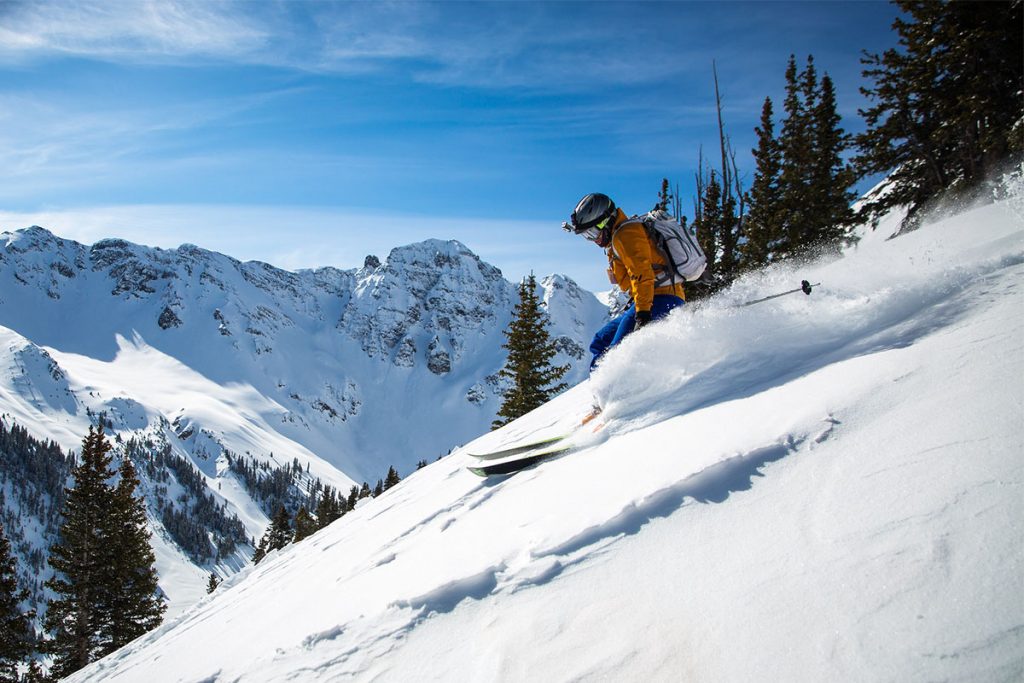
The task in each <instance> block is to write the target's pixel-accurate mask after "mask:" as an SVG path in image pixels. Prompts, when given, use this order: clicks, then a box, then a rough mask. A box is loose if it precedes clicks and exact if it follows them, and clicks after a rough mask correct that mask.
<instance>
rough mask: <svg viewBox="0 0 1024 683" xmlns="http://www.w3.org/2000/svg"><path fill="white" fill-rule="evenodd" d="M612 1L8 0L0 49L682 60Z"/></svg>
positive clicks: (455, 73) (479, 65) (486, 68)
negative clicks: (583, 17) (581, 4)
mask: <svg viewBox="0 0 1024 683" xmlns="http://www.w3.org/2000/svg"><path fill="white" fill-rule="evenodd" d="M622 7H623V5H622V4H621V3H608V4H604V3H602V4H600V5H596V6H588V8H587V10H586V11H587V12H588V13H595V12H596V13H600V14H605V15H607V17H608V19H607V21H593V20H590V21H587V22H584V23H585V24H586V26H585V27H584V26H581V25H580V24H581V22H579V21H578V18H577V14H576V12H577V10H578V8H573V7H571V6H570V9H571V11H567V10H566V6H564V5H558V4H544V3H520V2H515V3H416V2H344V3H333V2H295V3H256V2H204V1H200V0H138V1H136V2H116V1H115V2H109V1H104V2H89V1H77V2H75V1H69V0H35V1H32V2H17V1H16V2H8V3H5V4H3V5H0V60H7V61H9V62H10V61H16V60H26V59H33V58H38V57H47V56H61V55H63V56H75V57H85V58H90V59H96V60H106V61H115V62H118V63H125V62H137V63H162V62H186V63H187V62H188V61H192V60H210V59H213V60H221V61H223V62H229V63H237V64H252V65H264V66H266V65H275V66H283V67H289V68H293V69H298V70H304V71H313V72H325V73H351V72H366V71H372V70H384V69H389V68H391V69H401V70H402V72H403V74H404V75H405V76H406V77H408V78H411V79H413V80H415V81H419V82H423V83H433V84H438V85H447V86H473V87H478V88H485V89H486V88H523V89H529V90H540V91H543V90H550V89H559V90H560V91H565V90H566V89H568V90H571V91H588V90H594V89H600V88H603V87H607V86H609V85H618V84H625V83H629V84H633V85H642V84H644V83H653V82H656V81H659V80H664V79H665V78H666V77H668V76H670V75H671V74H673V73H679V72H682V71H685V70H688V69H690V68H691V60H688V59H686V58H685V54H684V55H680V46H679V43H678V41H677V39H676V38H675V37H672V36H667V35H664V34H663V33H661V32H660V31H659V30H658V27H657V26H651V25H647V24H645V23H642V22H640V21H639V20H638V18H637V17H635V16H634V15H633V13H631V12H626V11H622ZM623 22H625V24H623ZM624 31H629V32H630V33H629V39H628V40H624V39H623V38H624ZM620 45H621V47H620ZM631 46H635V47H631Z"/></svg>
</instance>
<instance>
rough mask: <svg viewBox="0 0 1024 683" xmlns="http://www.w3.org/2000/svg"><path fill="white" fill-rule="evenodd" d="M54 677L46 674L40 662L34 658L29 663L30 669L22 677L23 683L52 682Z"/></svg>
mask: <svg viewBox="0 0 1024 683" xmlns="http://www.w3.org/2000/svg"><path fill="white" fill-rule="evenodd" d="M52 681H53V679H52V678H50V677H49V676H47V675H46V673H45V672H44V671H43V667H42V666H40V665H39V662H37V661H36V660H34V659H33V660H32V661H31V662H29V664H28V671H26V672H25V675H24V676H22V677H21V683H52Z"/></svg>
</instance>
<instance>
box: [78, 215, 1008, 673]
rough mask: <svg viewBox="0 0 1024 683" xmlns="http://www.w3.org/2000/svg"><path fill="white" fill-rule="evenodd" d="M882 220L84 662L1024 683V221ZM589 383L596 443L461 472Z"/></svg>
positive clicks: (772, 274) (715, 306) (624, 349)
mask: <svg viewBox="0 0 1024 683" xmlns="http://www.w3.org/2000/svg"><path fill="white" fill-rule="evenodd" d="M888 234H889V233H888V232H886V231H885V226H883V227H881V228H880V229H879V230H878V231H877V232H875V233H869V234H867V235H865V238H864V239H863V240H862V241H861V243H860V245H859V246H858V247H857V248H855V249H852V250H850V251H849V252H848V253H846V254H845V255H844V256H843V257H842V258H840V259H838V260H835V261H833V262H819V263H815V264H810V265H807V266H806V267H805V268H803V269H801V270H800V271H799V272H794V271H792V270H789V269H784V268H776V269H772V270H770V271H769V272H767V273H765V274H758V275H752V276H749V277H746V278H744V279H742V280H740V281H738V282H736V283H735V285H734V286H733V287H732V288H731V289H730V290H728V291H726V292H724V293H723V294H721V295H720V296H718V297H716V298H715V299H713V300H711V301H708V302H705V303H704V304H702V305H701V306H699V307H698V306H691V307H688V308H687V309H681V310H679V311H677V312H675V313H673V315H672V316H671V317H670V318H669V319H668V320H666V321H663V322H661V323H658V324H656V325H652V326H651V327H649V328H647V329H645V330H644V332H643V333H641V334H638V335H634V336H633V337H630V338H629V339H627V340H626V341H625V342H624V343H623V345H622V346H621V347H619V348H617V349H616V350H614V351H613V352H612V353H611V354H610V355H609V356H608V357H607V360H606V362H605V363H604V364H603V365H602V366H601V367H600V368H599V369H598V370H597V372H596V373H595V374H594V376H593V377H592V379H591V380H589V381H587V382H584V383H582V384H580V385H578V386H576V387H575V388H574V389H572V390H570V391H569V392H567V393H566V394H563V395H562V396H560V397H558V398H557V399H555V400H554V401H552V402H551V403H550V404H548V405H546V406H544V407H542V408H541V409H539V410H537V411H535V412H534V413H531V414H530V415H528V416H525V417H524V418H521V419H520V420H518V421H516V422H513V423H511V424H510V425H507V426H506V427H504V428H502V429H501V430H499V431H497V432H493V433H490V434H485V435H483V436H481V437H479V438H478V439H477V440H476V441H474V442H472V443H470V444H467V446H466V447H465V448H462V449H459V450H456V451H455V452H454V453H452V454H451V455H449V456H448V457H446V458H443V459H442V460H441V461H439V462H436V463H433V464H431V465H430V466H428V467H426V468H424V469H423V470H420V471H418V472H416V473H415V474H414V475H413V476H411V477H409V478H407V479H406V480H405V481H403V482H402V483H400V484H399V485H398V486H396V487H394V488H392V489H390V490H389V491H387V492H385V493H384V494H383V495H382V496H381V497H379V498H377V499H376V500H374V501H372V504H366V505H364V506H361V507H360V508H358V509H357V510H356V511H354V512H353V513H350V514H349V515H346V516H345V517H343V518H342V519H340V520H338V521H337V522H335V523H334V524H333V525H331V526H330V527H328V528H327V529H325V530H323V531H321V532H320V533H318V534H317V535H315V536H314V537H312V538H310V539H308V540H306V541H303V542H302V543H299V544H296V545H293V546H289V547H287V548H286V549H284V550H283V551H280V552H279V553H275V554H273V555H271V556H269V557H268V559H266V560H265V561H264V562H263V563H261V564H260V565H259V566H257V567H255V568H249V569H247V570H245V571H243V572H241V573H240V574H238V575H236V576H235V577H234V578H232V579H231V580H230V581H229V582H227V584H225V585H223V586H221V587H220V588H218V589H217V591H216V592H215V593H213V594H212V595H211V596H209V597H206V598H204V599H203V600H202V602H201V603H200V604H199V605H197V606H196V607H195V608H193V609H191V610H190V611H189V612H187V613H186V614H183V615H180V616H178V617H177V618H175V619H172V620H170V621H169V622H168V623H166V624H165V625H164V626H163V627H161V628H160V629H158V630H157V631H154V632H153V633H151V634H148V635H146V636H144V637H142V638H140V639H139V640H137V641H135V642H134V643H132V644H131V645H129V646H127V647H126V648H124V649H122V650H121V651H119V652H117V653H114V654H113V655H111V656H109V657H108V658H106V659H104V660H102V661H100V662H97V663H96V664H94V665H92V666H90V667H88V668H87V669H85V670H83V671H81V672H79V673H78V674H76V675H75V676H73V677H72V678H71V679H70V680H72V681H137V680H152V681H200V680H205V681H213V680H244V681H247V682H249V681H281V680H302V681H336V680H349V679H352V680H366V681H369V680H373V681H407V680H473V681H480V680H483V681H490V680H501V681H536V680H544V681H578V680H596V679H607V680H659V681H661V680H664V681H668V680H672V681H676V680H713V681H749V680H779V681H781V680H792V681H822V680H893V681H924V680H993V681H996V680H1019V679H1020V678H1021V677H1022V675H1024V592H1022V591H1021V586H1020V571H1021V560H1022V555H1021V548H1022V547H1024V536H1022V527H1021V525H1020V519H1022V517H1024V424H1022V412H1021V411H1022V406H1024V383H1022V382H1021V378H1022V377H1024V316H1022V315H1021V311H1022V310H1024V290H1022V288H1021V283H1022V276H1024V217H1022V216H1021V215H1019V214H1018V215H1015V214H1012V213H1010V212H1009V211H1008V210H1007V205H1006V204H1005V203H1004V204H996V205H990V206H987V207H984V208H980V209H975V210H973V211H971V212H969V213H966V214H963V215H961V216H958V217H954V218H948V219H945V220H941V221H938V222H936V223H935V224H932V225H928V226H926V227H925V228H924V229H922V230H920V231H918V232H915V233H911V234H908V235H905V236H903V237H900V238H899V239H896V240H891V241H887V240H885V239H884V237H885V236H887V235H888ZM801 277H806V278H808V279H812V281H814V282H819V281H820V282H821V285H820V287H818V288H817V289H816V290H815V292H814V293H813V294H812V295H811V296H804V295H802V294H796V295H794V296H789V297H784V298H780V299H775V300H772V301H770V302H766V303H764V304H761V305H758V306H751V307H743V306H739V304H741V303H742V302H744V301H747V300H750V299H753V298H756V297H758V296H762V295H764V294H766V293H771V292H773V291H779V290H784V289H788V288H789V287H791V286H792V284H793V282H794V281H796V282H799V279H800V278H801ZM399 336H400V335H395V337H394V338H396V339H397V338H398V337H399ZM421 339H423V337H420V338H418V340H421ZM417 349H418V350H422V346H419V345H417ZM449 350H450V352H452V353H453V355H454V349H453V348H451V347H449ZM463 357H465V356H463ZM592 398H596V399H597V400H598V401H599V402H600V403H601V405H603V406H604V412H603V415H602V420H603V422H602V423H601V424H602V425H603V427H602V428H600V429H598V430H597V431H594V430H593V429H592V428H590V427H588V428H586V429H584V430H581V431H580V432H579V433H578V436H577V437H576V438H577V444H578V446H579V448H578V449H577V450H576V451H575V452H572V453H570V454H568V455H564V456H562V457H559V458H556V459H553V460H550V461H548V462H546V463H543V464H542V465H540V466H538V467H536V468H533V469H530V470H527V471H525V472H522V473H519V474H516V475H513V476H508V477H498V478H494V479H487V480H484V479H481V478H479V477H477V476H475V475H473V474H471V473H470V472H468V471H467V470H466V467H467V466H468V465H470V464H472V463H473V462H474V459H473V458H472V457H471V456H469V455H468V453H469V452H479V451H484V450H487V449H493V448H499V447H500V446H501V445H503V444H506V443H510V442H513V441H515V440H516V439H518V438H523V437H524V436H525V435H527V434H531V433H532V434H535V435H536V434H545V433H557V432H559V431H561V430H563V429H566V428H569V427H570V426H571V425H574V424H577V423H578V421H579V418H580V416H581V415H582V414H583V413H584V412H585V411H586V408H587V406H589V404H590V401H591V399H592ZM422 429H423V427H422V426H421V425H417V424H409V425H408V426H407V427H406V426H403V430H404V431H406V433H407V436H408V437H409V438H413V439H415V438H419V437H420V436H426V435H425V434H420V431H421V430H422Z"/></svg>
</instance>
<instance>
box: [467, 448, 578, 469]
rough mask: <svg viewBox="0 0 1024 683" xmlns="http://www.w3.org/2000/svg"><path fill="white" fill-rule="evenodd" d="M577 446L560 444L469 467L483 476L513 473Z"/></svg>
mask: <svg viewBox="0 0 1024 683" xmlns="http://www.w3.org/2000/svg"><path fill="white" fill-rule="evenodd" d="M575 448H576V446H575V444H567V445H558V446H555V447H554V448H547V449H541V450H540V451H538V452H527V454H526V455H524V456H523V457H521V458H514V459H512V460H503V461H501V462H491V463H488V462H484V463H482V464H480V465H471V466H469V467H468V468H467V469H468V470H469V471H470V472H472V473H473V474H476V475H478V476H481V477H490V476H494V475H498V474H512V473H514V472H519V471H520V470H524V469H526V468H527V467H530V466H531V465H535V464H537V463H539V462H541V461H543V460H547V459H549V458H553V457H555V456H556V455H562V454H563V453H568V452H570V451H572V450H574V449H575Z"/></svg>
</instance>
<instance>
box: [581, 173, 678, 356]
mask: <svg viewBox="0 0 1024 683" xmlns="http://www.w3.org/2000/svg"><path fill="white" fill-rule="evenodd" d="M570 221H571V224H570V223H566V224H564V225H563V227H564V228H565V229H566V230H569V231H571V232H573V233H575V234H577V235H582V236H584V237H586V238H587V239H588V240H590V241H592V242H594V243H595V244H597V246H599V247H601V248H602V249H605V251H606V253H607V256H608V279H609V280H610V281H611V283H612V284H615V285H618V286H619V287H620V288H621V289H622V290H623V291H624V292H626V293H628V294H629V295H630V296H631V298H632V303H631V304H630V306H629V308H627V309H626V311H625V312H624V313H622V314H621V315H619V316H618V317H616V318H614V319H613V320H611V321H610V322H609V323H608V324H606V325H605V326H604V327H602V328H601V329H600V330H598V331H597V334H595V335H594V339H593V341H591V343H590V352H591V353H592V354H594V358H593V360H592V361H591V362H590V367H591V369H593V368H594V367H595V366H596V364H597V362H598V360H600V358H601V357H602V356H603V355H604V353H605V352H606V351H607V350H608V349H609V348H611V347H612V346H615V345H616V344H618V343H619V342H620V341H622V338H623V337H625V336H626V335H627V334H629V333H631V332H633V331H634V330H638V329H640V328H641V327H643V326H644V325H646V324H647V323H649V322H651V321H652V320H658V319H659V318H662V317H664V316H666V315H668V313H669V311H671V310H672V309H674V308H676V307H678V306H682V305H683V304H684V303H685V299H686V296H685V293H684V291H683V283H682V281H681V280H680V279H679V278H678V277H676V276H675V274H674V273H673V271H672V269H671V268H670V267H668V266H667V264H666V262H665V256H664V254H663V253H662V251H661V250H660V249H659V248H658V246H657V245H656V244H655V243H654V242H653V241H652V240H651V237H650V235H649V234H648V232H647V229H646V228H645V227H644V224H643V221H641V220H639V219H629V218H627V217H626V214H625V213H623V212H622V210H621V209H619V208H618V207H616V206H615V202H613V201H612V200H611V198H609V197H608V195H604V194H600V193H594V194H588V195H587V196H585V197H584V198H583V199H581V200H580V202H579V204H577V205H576V210H575V211H573V212H572V217H571V219H570Z"/></svg>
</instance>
